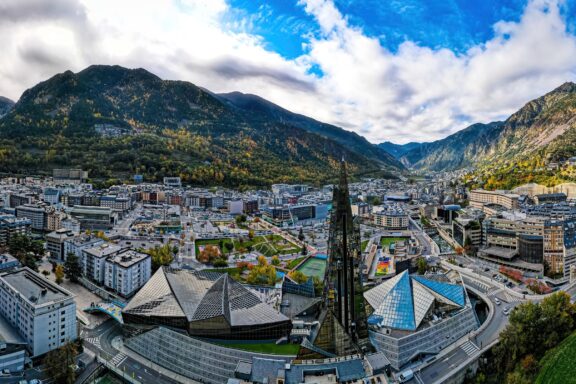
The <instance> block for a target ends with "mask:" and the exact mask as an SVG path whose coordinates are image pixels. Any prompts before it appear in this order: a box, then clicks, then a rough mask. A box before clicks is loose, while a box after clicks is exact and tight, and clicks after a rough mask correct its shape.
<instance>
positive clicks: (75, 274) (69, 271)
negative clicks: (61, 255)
mask: <svg viewBox="0 0 576 384" xmlns="http://www.w3.org/2000/svg"><path fill="white" fill-rule="evenodd" d="M64 274H65V275H66V277H67V278H68V280H70V281H72V282H74V283H77V282H78V280H79V278H80V276H82V268H81V267H80V261H79V260H78V256H76V255H75V254H74V253H72V252H69V253H68V255H67V256H66V262H65V263H64Z"/></svg>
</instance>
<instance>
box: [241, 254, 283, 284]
mask: <svg viewBox="0 0 576 384" xmlns="http://www.w3.org/2000/svg"><path fill="white" fill-rule="evenodd" d="M246 281H247V282H248V283H249V284H255V285H273V284H275V283H276V268H275V267H274V266H273V265H270V264H268V260H266V257H264V256H260V257H258V264H257V265H255V266H254V267H253V268H252V269H251V270H250V273H249V274H248V277H247V278H246Z"/></svg>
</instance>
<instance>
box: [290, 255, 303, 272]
mask: <svg viewBox="0 0 576 384" xmlns="http://www.w3.org/2000/svg"><path fill="white" fill-rule="evenodd" d="M306 257H307V256H302V257H299V258H297V259H294V260H290V261H289V262H288V264H286V269H289V270H291V269H294V268H295V267H296V266H297V265H298V264H300V262H301V261H302V260H304V259H305V258H306Z"/></svg>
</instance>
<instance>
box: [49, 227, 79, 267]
mask: <svg viewBox="0 0 576 384" xmlns="http://www.w3.org/2000/svg"><path fill="white" fill-rule="evenodd" d="M74 237H75V234H74V232H72V231H70V230H68V229H64V228H62V229H59V230H57V231H53V232H50V233H49V234H47V235H46V249H47V250H48V253H49V254H50V258H51V259H53V260H54V261H56V262H60V263H63V262H64V261H66V249H65V244H66V241H67V240H70V239H72V238H74Z"/></svg>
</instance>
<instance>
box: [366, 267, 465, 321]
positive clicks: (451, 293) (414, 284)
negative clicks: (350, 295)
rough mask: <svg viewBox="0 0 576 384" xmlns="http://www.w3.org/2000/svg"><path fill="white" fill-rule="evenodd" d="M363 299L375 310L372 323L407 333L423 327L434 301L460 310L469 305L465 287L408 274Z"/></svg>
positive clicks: (391, 280) (391, 281)
mask: <svg viewBox="0 0 576 384" xmlns="http://www.w3.org/2000/svg"><path fill="white" fill-rule="evenodd" d="M364 297H365V298H366V301H368V303H369V304H370V306H372V308H374V313H373V314H372V315H371V316H370V318H369V322H370V324H373V325H375V324H378V325H380V326H381V327H387V328H394V329H399V330H407V331H415V330H416V329H417V328H418V327H419V326H420V323H421V322H422V321H423V320H424V318H425V317H426V315H427V314H428V312H429V310H430V308H432V306H433V304H434V301H435V300H437V301H440V302H444V303H446V304H449V305H454V306H457V307H464V305H466V296H465V292H464V288H463V287H462V286H460V285H457V284H449V283H445V282H440V281H434V280H428V279H426V278H424V277H423V276H410V275H409V274H408V271H404V272H402V273H400V274H399V275H397V276H394V277H393V278H391V279H389V280H386V281H385V282H383V283H382V284H380V285H378V286H376V287H374V288H372V289H371V290H369V291H367V292H365V293H364Z"/></svg>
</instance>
